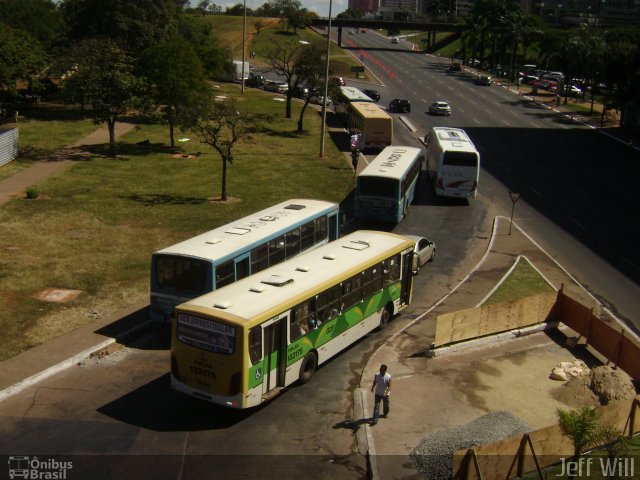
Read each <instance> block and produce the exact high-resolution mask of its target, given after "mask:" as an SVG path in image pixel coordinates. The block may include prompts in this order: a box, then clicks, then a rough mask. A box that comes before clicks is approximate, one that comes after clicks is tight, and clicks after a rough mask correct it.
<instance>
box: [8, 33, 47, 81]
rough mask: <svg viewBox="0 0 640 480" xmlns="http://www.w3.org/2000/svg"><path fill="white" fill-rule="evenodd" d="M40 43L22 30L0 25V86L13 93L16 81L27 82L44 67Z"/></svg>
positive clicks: (43, 53) (45, 59)
mask: <svg viewBox="0 0 640 480" xmlns="http://www.w3.org/2000/svg"><path fill="white" fill-rule="evenodd" d="M46 61H47V56H46V54H45V52H44V50H43V49H42V47H41V45H40V43H39V42H38V41H37V40H35V39H34V38H33V37H31V36H30V35H29V34H28V33H26V32H24V31H22V30H16V29H13V28H11V27H9V26H7V25H3V24H0V85H4V86H6V88H7V90H8V91H9V92H10V93H13V92H15V89H16V82H17V81H18V80H28V79H30V78H31V77H32V76H33V75H35V74H37V73H39V72H40V71H41V69H42V68H43V67H44V66H45V64H46Z"/></svg>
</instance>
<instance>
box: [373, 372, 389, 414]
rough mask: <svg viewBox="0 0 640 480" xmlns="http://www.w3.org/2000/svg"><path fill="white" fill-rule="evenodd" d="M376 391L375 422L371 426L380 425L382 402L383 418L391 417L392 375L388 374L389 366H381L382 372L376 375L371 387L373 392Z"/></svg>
mask: <svg viewBox="0 0 640 480" xmlns="http://www.w3.org/2000/svg"><path fill="white" fill-rule="evenodd" d="M374 390H375V393H374V395H375V400H374V404H373V420H371V426H373V425H375V424H376V423H378V417H379V415H380V402H382V418H387V415H389V394H390V393H391V375H390V374H389V373H387V366H386V365H385V364H384V363H383V364H382V365H380V371H379V372H378V373H376V376H375V377H374V379H373V385H371V391H372V392H373V391H374Z"/></svg>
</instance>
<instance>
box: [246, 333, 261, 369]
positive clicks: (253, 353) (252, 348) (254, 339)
mask: <svg viewBox="0 0 640 480" xmlns="http://www.w3.org/2000/svg"><path fill="white" fill-rule="evenodd" d="M249 358H250V360H251V365H255V364H256V363H258V362H259V361H260V360H262V327H261V326H260V325H258V326H257V327H253V328H252V329H251V330H249Z"/></svg>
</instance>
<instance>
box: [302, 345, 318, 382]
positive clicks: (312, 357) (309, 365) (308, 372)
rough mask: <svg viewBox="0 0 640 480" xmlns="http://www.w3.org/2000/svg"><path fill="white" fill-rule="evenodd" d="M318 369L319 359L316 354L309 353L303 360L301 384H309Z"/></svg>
mask: <svg viewBox="0 0 640 480" xmlns="http://www.w3.org/2000/svg"><path fill="white" fill-rule="evenodd" d="M317 368H318V357H317V356H316V354H315V352H309V353H307V355H306V356H305V357H304V359H303V360H302V365H300V377H299V378H300V383H307V382H308V381H309V380H311V377H313V374H314V373H315V371H316V369H317Z"/></svg>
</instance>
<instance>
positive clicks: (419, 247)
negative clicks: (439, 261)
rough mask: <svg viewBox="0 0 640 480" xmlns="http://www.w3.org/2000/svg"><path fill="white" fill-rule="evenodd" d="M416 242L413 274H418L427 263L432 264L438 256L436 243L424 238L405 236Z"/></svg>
mask: <svg viewBox="0 0 640 480" xmlns="http://www.w3.org/2000/svg"><path fill="white" fill-rule="evenodd" d="M405 236H406V237H407V238H410V239H411V240H413V241H414V242H415V245H414V247H413V268H412V270H413V273H414V274H416V273H418V272H419V271H420V268H421V267H422V266H424V264H425V263H427V262H430V261H431V260H433V258H434V257H435V256H436V243H435V242H433V241H431V240H427V239H426V238H424V237H418V236H416V235H405Z"/></svg>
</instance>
